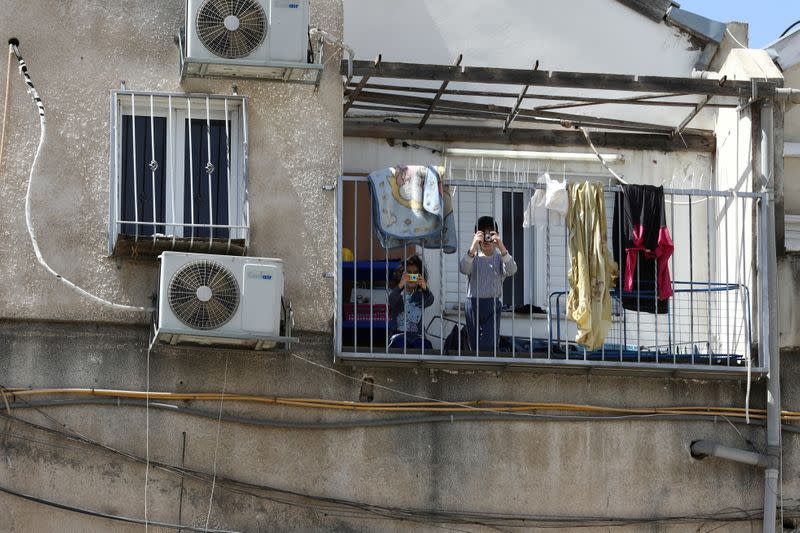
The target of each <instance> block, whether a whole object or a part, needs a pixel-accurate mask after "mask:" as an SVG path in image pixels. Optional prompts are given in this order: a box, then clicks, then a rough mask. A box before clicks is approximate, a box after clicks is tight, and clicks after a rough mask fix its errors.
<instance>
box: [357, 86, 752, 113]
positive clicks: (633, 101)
mask: <svg viewBox="0 0 800 533" xmlns="http://www.w3.org/2000/svg"><path fill="white" fill-rule="evenodd" d="M347 86H348V87H352V88H354V87H355V86H356V83H354V82H351V83H348V84H347ZM364 89H372V90H385V91H394V92H410V93H435V92H436V91H437V89H435V88H433V87H410V86H405V87H404V86H399V85H386V84H379V83H368V84H367V85H365V86H364ZM444 94H445V95H452V96H483V97H489V98H518V97H519V94H518V93H512V92H503V91H476V90H469V89H450V88H448V89H447V90H446V91H445V92H444ZM689 95H690V93H673V94H647V95H643V96H634V97H630V98H589V97H586V96H579V95H556V94H542V93H536V94H532V93H526V94H525V96H524V97H523V98H524V99H525V100H554V101H564V102H567V103H566V104H558V105H563V106H564V107H565V108H566V107H582V106H587V105H594V104H622V105H643V106H659V107H661V106H666V107H695V106H697V102H686V101H680V102H665V101H662V100H658V101H655V100H656V99H658V98H677V97H681V96H689ZM706 107H715V108H716V107H719V108H731V109H733V108H735V107H737V104H726V103H714V104H711V103H709V104H706ZM556 108H557V107H556V106H554V107H553V109H556ZM542 109H548V107H544V108H542Z"/></svg>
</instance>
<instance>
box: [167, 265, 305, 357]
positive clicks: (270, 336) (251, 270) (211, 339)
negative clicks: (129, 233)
mask: <svg viewBox="0 0 800 533" xmlns="http://www.w3.org/2000/svg"><path fill="white" fill-rule="evenodd" d="M160 259H161V271H160V275H159V291H158V311H157V312H158V314H157V315H156V318H155V336H154V339H153V342H161V343H168V344H195V345H198V344H199V345H206V346H231V347H242V348H255V349H267V348H272V347H273V346H275V344H276V343H277V342H287V341H288V339H287V338H285V337H281V331H280V329H281V311H282V296H283V261H282V260H280V259H266V258H262V257H237V256H223V255H207V254H190V253H180V252H164V253H163V254H161V256H160ZM286 317H287V313H284V318H286ZM290 318H291V317H289V320H285V322H287V323H288V322H290Z"/></svg>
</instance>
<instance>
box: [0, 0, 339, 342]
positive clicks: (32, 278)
mask: <svg viewBox="0 0 800 533" xmlns="http://www.w3.org/2000/svg"><path fill="white" fill-rule="evenodd" d="M183 13H184V2H183V1H181V0H169V1H163V2H162V1H154V0H148V1H137V2H122V1H109V2H99V1H93V2H80V3H78V2H48V1H45V0H34V1H22V0H12V1H11V2H6V3H5V4H4V9H3V16H2V17H0V35H3V39H4V44H5V39H6V38H7V37H11V36H14V37H17V38H18V39H19V40H20V43H21V47H20V48H21V52H22V54H23V57H24V58H25V59H26V61H27V63H28V65H29V68H30V73H31V76H32V78H33V81H34V83H35V85H36V87H37V89H38V90H39V93H40V95H41V97H42V99H43V101H44V104H45V106H46V108H47V127H48V135H47V138H46V142H45V145H44V146H43V148H42V152H41V156H40V162H39V165H38V168H37V169H36V172H35V175H34V184H33V191H32V199H33V206H32V207H33V210H32V213H33V222H34V226H35V228H36V230H37V233H38V237H39V243H40V246H41V248H42V252H43V254H44V256H45V258H46V259H47V261H48V262H49V263H50V264H51V266H52V267H53V268H54V269H55V270H56V271H58V272H60V273H62V274H63V275H64V276H65V277H67V278H68V279H70V280H72V281H74V282H75V283H77V284H79V285H81V286H83V287H86V288H88V289H91V290H92V291H93V292H95V293H97V294H98V295H99V296H101V297H103V298H106V299H110V300H113V301H115V302H118V303H125V304H133V305H149V303H150V299H151V295H152V294H153V293H154V291H155V277H156V270H157V267H156V264H155V262H143V261H131V260H115V259H111V258H108V257H107V227H108V187H109V177H108V166H109V100H110V92H111V90H112V89H116V88H119V87H120V80H125V83H126V86H127V88H128V89H132V90H137V91H156V90H157V91H169V92H178V93H182V92H200V93H204V92H210V93H218V94H220V93H222V94H230V92H231V84H232V82H233V80H205V79H189V80H187V81H185V82H184V83H181V82H180V79H179V76H178V62H179V59H178V58H179V55H178V48H177V46H176V45H175V44H174V42H173V36H174V35H175V34H176V33H177V32H178V30H179V28H180V26H181V25H182V24H183ZM312 25H316V26H319V27H321V28H324V29H326V30H328V31H330V32H332V33H333V34H341V30H342V2H341V0H317V1H315V2H313V6H312ZM337 69H338V64H337V62H336V61H332V62H330V63H329V65H328V67H327V68H326V70H325V73H324V75H323V78H322V83H321V85H320V88H319V90H315V89H314V88H313V87H311V86H301V85H288V84H283V83H278V82H265V81H247V80H235V82H236V84H237V85H238V89H239V94H242V95H246V96H248V97H249V99H250V100H249V117H248V119H249V135H250V144H249V156H250V159H249V174H250V186H249V200H250V220H251V247H250V250H249V254H250V255H256V256H267V257H278V258H282V259H283V260H284V261H285V269H286V293H287V295H288V297H289V298H290V299H291V300H292V301H293V303H294V307H295V309H296V310H297V312H296V320H297V325H298V327H301V328H307V329H326V328H327V320H328V319H329V318H330V316H331V313H332V306H333V304H332V300H331V298H332V294H333V291H332V286H331V282H330V280H326V279H323V276H322V274H323V273H324V272H325V271H329V270H332V269H333V246H332V238H333V223H332V222H333V200H334V198H333V195H332V193H326V192H324V191H323V190H322V185H323V184H326V183H332V182H333V181H334V179H335V177H336V176H337V175H338V174H339V167H340V153H341V82H340V77H339V76H338V73H337ZM5 74H6V62H5V58H4V60H3V61H2V65H0V79H2V80H5ZM12 76H13V77H12V79H11V94H10V102H9V108H8V110H7V114H6V116H7V126H6V143H5V150H4V156H3V160H4V163H3V167H2V169H0V173H2V174H1V175H2V187H0V263H2V264H3V266H4V268H3V269H1V270H0V317H13V318H41V319H57V320H79V321H98V320H99V321H111V322H131V321H135V322H140V323H142V322H146V321H147V319H148V317H147V316H145V315H144V314H143V313H126V312H118V311H110V310H109V309H108V308H106V307H104V306H101V305H98V304H95V303H92V302H89V301H87V300H86V299H84V298H82V297H80V296H78V295H77V294H75V293H73V292H72V291H71V290H70V289H69V288H67V287H66V286H64V285H62V284H60V283H58V282H57V281H56V280H55V279H54V278H53V277H51V276H50V275H48V274H47V273H46V272H45V271H44V269H43V268H42V267H40V266H39V265H38V264H37V263H36V261H35V257H34V254H33V251H32V248H31V245H30V243H29V241H28V236H27V232H26V228H25V216H24V199H25V189H26V186H27V181H28V172H29V170H30V166H31V162H32V159H33V156H34V152H35V150H36V145H37V142H38V137H39V124H38V117H37V114H36V110H35V108H34V106H33V104H32V102H31V100H30V98H29V97H28V95H27V94H26V93H25V91H24V85H23V82H22V79H21V77H20V76H19V74H18V73H17V71H16V69H15V68H13V67H12Z"/></svg>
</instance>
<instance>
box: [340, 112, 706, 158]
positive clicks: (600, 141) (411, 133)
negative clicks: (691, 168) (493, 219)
mask: <svg viewBox="0 0 800 533" xmlns="http://www.w3.org/2000/svg"><path fill="white" fill-rule="evenodd" d="M344 135H345V137H367V138H377V139H406V140H415V141H440V142H482V143H493V144H495V143H496V144H515V145H517V144H531V145H545V146H580V147H584V148H585V147H586V140H585V139H584V138H583V134H582V133H581V132H579V131H575V130H565V129H529V128H513V129H509V130H508V131H505V132H504V131H501V130H500V129H499V128H494V127H488V126H463V125H451V124H446V125H440V124H428V125H427V126H425V128H423V129H419V128H417V125H416V123H411V124H404V123H390V122H374V121H370V120H359V119H345V121H344ZM592 143H594V145H595V146H596V147H598V148H618V149H619V148H629V149H637V150H663V151H699V152H711V153H713V152H714V150H715V149H716V141H715V139H714V136H713V135H712V134H693V133H685V134H683V135H682V138H678V137H672V136H670V135H664V134H641V133H625V132H611V131H593V132H592Z"/></svg>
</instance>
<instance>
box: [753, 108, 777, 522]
mask: <svg viewBox="0 0 800 533" xmlns="http://www.w3.org/2000/svg"><path fill="white" fill-rule="evenodd" d="M757 109H758V110H759V113H760V128H759V131H758V134H759V139H758V143H759V144H758V149H759V152H760V154H759V156H760V160H759V173H760V178H761V186H762V190H766V191H767V192H769V191H771V190H772V189H773V188H774V176H773V168H774V167H773V163H774V161H773V158H772V133H773V132H772V128H773V103H772V102H771V101H769V100H764V101H762V102H761V103H760V105H759V106H758V108H757ZM758 214H759V227H760V231H759V236H758V240H759V243H758V246H759V248H760V249H761V254H760V256H761V258H762V260H763V261H764V263H763V264H762V265H761V269H760V270H761V271H760V275H759V314H760V327H759V331H758V334H759V353H760V354H761V357H762V358H763V357H768V358H769V369H768V371H767V450H766V455H767V468H766V469H765V471H764V525H763V531H764V533H774V531H775V522H776V515H777V503H778V475H779V466H780V456H781V424H780V416H781V385H780V353H779V351H778V343H777V341H778V335H777V313H776V307H777V306H776V305H775V304H774V302H776V301H777V296H776V286H775V285H776V281H777V265H776V260H777V255H776V250H775V207H774V203H773V201H772V198H770V195H769V194H767V195H765V196H764V197H763V198H762V200H761V201H760V202H759V207H758Z"/></svg>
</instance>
